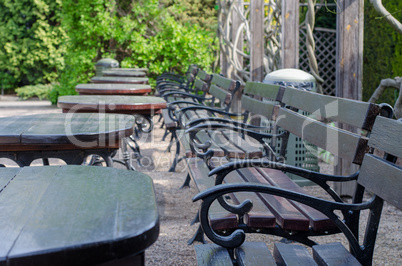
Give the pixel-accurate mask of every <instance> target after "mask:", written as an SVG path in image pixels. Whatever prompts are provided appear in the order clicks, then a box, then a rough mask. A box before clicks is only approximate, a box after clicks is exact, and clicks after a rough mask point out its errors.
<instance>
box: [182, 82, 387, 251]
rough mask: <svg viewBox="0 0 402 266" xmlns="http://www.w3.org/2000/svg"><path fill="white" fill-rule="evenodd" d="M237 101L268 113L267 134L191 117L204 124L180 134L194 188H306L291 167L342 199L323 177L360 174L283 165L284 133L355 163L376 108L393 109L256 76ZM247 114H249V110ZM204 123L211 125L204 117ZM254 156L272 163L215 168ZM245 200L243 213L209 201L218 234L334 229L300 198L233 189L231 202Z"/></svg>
mask: <svg viewBox="0 0 402 266" xmlns="http://www.w3.org/2000/svg"><path fill="white" fill-rule="evenodd" d="M261 99H262V100H261ZM241 103H242V107H243V108H244V109H245V110H247V111H246V112H245V113H243V114H241V115H242V116H243V117H244V118H245V119H250V118H253V117H259V118H262V117H265V118H268V119H269V121H271V122H272V123H271V126H272V127H273V128H271V131H272V133H262V132H261V130H267V127H261V126H252V125H249V124H245V123H240V122H236V121H228V119H224V118H217V117H214V118H210V119H206V118H203V119H200V120H199V121H194V122H193V123H192V124H193V125H194V124H196V123H198V122H202V124H198V125H195V126H193V127H191V128H190V129H188V130H187V131H186V132H187V134H186V135H185V136H184V137H182V138H181V142H182V143H183V144H184V145H185V146H187V152H186V154H187V159H186V164H187V166H188V171H189V175H188V176H187V179H186V181H185V185H187V184H189V182H190V180H193V181H194V183H195V185H196V187H197V189H198V190H199V191H204V190H206V189H208V188H210V187H213V186H214V185H218V184H221V183H223V182H224V183H259V184H264V185H271V186H275V187H280V188H283V189H289V190H293V191H296V192H298V193H302V194H305V193H306V192H305V191H304V190H303V189H302V188H301V187H299V186H298V185H297V184H296V183H295V182H294V181H293V180H292V179H291V178H290V177H288V176H287V173H291V174H294V175H297V176H300V177H302V178H306V179H307V180H310V181H312V182H314V183H316V184H317V185H319V186H320V187H321V188H322V189H323V192H326V193H327V194H328V195H329V196H330V197H332V198H333V199H334V200H335V201H339V202H341V201H342V199H341V197H340V196H339V195H337V194H336V192H335V191H334V190H333V189H332V187H331V186H330V185H329V182H330V181H339V182H341V181H350V180H356V178H357V176H358V173H353V174H351V175H349V176H333V175H326V174H321V173H318V172H314V171H311V170H306V169H302V168H299V167H295V166H290V165H286V164H284V163H283V162H285V163H286V153H285V152H286V145H287V138H288V135H289V133H292V134H295V135H296V136H298V137H300V138H301V139H302V140H303V143H304V142H309V143H310V144H313V145H316V146H317V147H320V148H322V149H324V150H326V151H329V152H331V153H332V154H334V155H336V156H338V157H339V158H342V159H344V160H348V161H350V162H353V163H354V164H356V165H360V164H361V163H362V158H363V156H364V154H365V153H366V152H367V151H368V147H367V140H368V139H367V135H368V134H369V132H370V131H371V129H372V125H373V123H374V120H375V118H376V117H377V116H378V115H380V113H382V112H383V113H384V114H385V113H387V112H388V114H387V115H389V113H391V114H392V108H390V107H389V106H388V105H384V106H383V108H382V106H380V105H376V104H371V103H364V102H359V101H354V100H349V99H342V98H338V97H333V96H326V95H321V94H317V93H313V92H307V91H300V90H296V89H292V88H284V87H280V86H278V85H272V84H262V83H254V82H248V83H247V84H246V86H245V89H244V94H243V96H242V99H241ZM301 111H304V112H301ZM250 112H252V113H253V116H250V115H249V113H250ZM231 115H233V114H231ZM207 121H208V122H209V123H206V122H207ZM273 122H274V123H273ZM329 122H338V123H344V124H348V125H351V126H354V127H357V128H359V129H361V130H360V132H361V133H355V132H354V131H348V130H345V129H341V128H338V127H337V126H334V125H331V124H330V123H329ZM276 128H280V129H282V132H281V133H276V132H277V130H276ZM190 140H191V141H190ZM278 141H281V149H280V152H279V153H277V152H276V150H275V149H274V148H271V147H275V145H276V144H275V143H276V142H278ZM259 157H260V158H264V159H265V160H267V159H268V160H269V161H270V162H271V165H272V168H273V169H270V168H261V167H248V168H239V169H235V170H232V168H229V167H227V166H222V167H220V168H218V169H219V171H218V170H217V169H215V168H216V167H219V166H220V165H222V164H225V163H226V162H233V164H234V165H241V163H242V162H243V161H242V160H241V159H253V158H259ZM236 162H238V164H236ZM233 168H234V167H233ZM211 170H212V172H210V171H211ZM360 193H361V189H359V188H358V189H357V190H356V197H357V198H358V197H359V195H360ZM245 199H251V200H252V201H253V203H254V207H253V209H252V210H251V211H250V212H247V213H244V215H242V216H241V219H239V217H238V216H237V215H235V214H233V213H230V212H228V211H227V210H225V209H224V208H223V207H221V206H219V204H215V205H214V206H213V210H214V211H211V212H210V220H211V223H212V226H213V228H214V229H215V230H219V231H221V232H223V231H225V232H231V231H234V230H236V229H237V228H243V229H244V230H245V231H246V232H250V233H251V232H259V233H265V234H271V235H277V236H281V237H283V238H286V239H289V240H293V241H297V242H300V243H304V244H306V245H309V246H312V245H315V244H316V243H315V242H314V241H313V240H311V237H312V236H322V235H329V234H335V233H339V232H340V231H339V229H338V228H337V227H336V226H335V225H334V223H333V222H332V221H331V220H330V219H329V218H328V217H325V216H324V215H323V214H322V213H320V212H318V211H316V210H314V209H312V208H310V207H308V206H305V205H303V204H300V203H297V202H292V201H288V200H286V199H278V198H277V197H274V196H271V195H264V196H263V195H259V194H255V193H246V194H243V193H241V194H238V193H235V194H232V195H231V200H232V202H233V203H239V202H243V201H244V200H245ZM195 240H199V241H203V238H202V230H199V231H198V232H197V234H196V235H195V236H194V238H193V239H192V240H190V242H192V241H195Z"/></svg>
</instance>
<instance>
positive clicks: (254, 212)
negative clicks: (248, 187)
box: [225, 171, 276, 228]
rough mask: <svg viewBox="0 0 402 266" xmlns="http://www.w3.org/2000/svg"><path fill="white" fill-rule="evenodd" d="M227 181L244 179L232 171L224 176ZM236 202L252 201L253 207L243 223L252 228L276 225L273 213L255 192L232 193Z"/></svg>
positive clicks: (237, 181) (241, 180)
mask: <svg viewBox="0 0 402 266" xmlns="http://www.w3.org/2000/svg"><path fill="white" fill-rule="evenodd" d="M225 181H226V182H227V183H242V182H244V179H243V178H242V177H241V176H240V175H239V174H238V173H237V172H236V171H233V172H231V173H229V174H228V175H227V176H226V177H225ZM233 197H234V200H235V201H236V204H239V203H241V202H244V201H245V200H247V199H249V200H251V201H252V202H253V208H252V209H251V211H250V212H249V213H247V214H246V215H245V223H246V224H247V225H248V226H250V227H254V228H273V227H275V225H276V218H275V215H274V214H273V213H272V212H271V211H270V210H269V209H268V208H267V206H265V204H264V202H262V201H261V199H260V198H259V197H258V196H257V194H256V193H252V192H251V193H247V192H242V193H235V194H234V195H233Z"/></svg>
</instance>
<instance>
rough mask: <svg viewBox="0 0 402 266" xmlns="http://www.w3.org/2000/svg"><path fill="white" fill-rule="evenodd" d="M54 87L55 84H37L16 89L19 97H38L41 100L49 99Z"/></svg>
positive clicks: (25, 98) (24, 98)
mask: <svg viewBox="0 0 402 266" xmlns="http://www.w3.org/2000/svg"><path fill="white" fill-rule="evenodd" d="M52 89H53V84H37V85H27V86H23V87H20V88H17V89H15V92H16V93H17V95H18V97H20V98H22V99H23V100H27V99H29V98H32V97H38V98H39V100H43V99H49V94H50V91H51V90H52Z"/></svg>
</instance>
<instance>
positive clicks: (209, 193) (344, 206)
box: [193, 183, 382, 255]
mask: <svg viewBox="0 0 402 266" xmlns="http://www.w3.org/2000/svg"><path fill="white" fill-rule="evenodd" d="M241 191H247V192H257V193H267V194H271V195H275V196H280V197H284V198H286V199H289V200H293V201H296V202H300V203H302V204H305V205H307V206H310V207H312V208H314V209H316V210H318V211H320V212H322V213H323V214H325V215H326V216H327V217H328V218H329V219H331V220H332V221H333V222H334V223H335V224H336V226H337V227H338V228H339V229H340V230H341V231H342V232H343V233H344V234H345V236H346V238H347V239H348V241H349V243H350V246H351V248H352V250H353V252H354V253H355V254H359V255H362V253H363V252H364V250H362V249H361V248H360V244H359V242H358V239H356V237H355V236H354V234H353V233H352V232H351V230H350V229H349V228H348V226H347V225H346V224H345V222H344V221H343V220H341V218H340V217H339V216H338V215H337V214H335V213H334V211H335V210H340V211H341V212H342V213H343V215H344V217H348V216H350V215H352V214H351V213H353V211H361V210H365V209H372V208H375V206H376V205H377V204H378V202H379V201H382V200H381V199H380V198H378V197H377V196H373V197H372V198H371V199H370V200H369V201H366V202H363V203H359V204H349V203H343V202H333V201H328V200H324V199H319V198H315V197H312V196H309V195H306V194H302V193H298V192H294V191H290V190H286V189H282V188H278V187H274V186H270V185H263V184H255V183H239V184H222V185H217V186H215V187H212V188H209V189H206V190H204V191H202V192H200V193H198V194H197V195H196V196H195V197H194V198H193V201H194V202H195V201H198V200H200V199H201V200H203V202H202V204H201V207H200V211H199V218H200V222H201V226H202V228H203V231H204V233H205V234H206V235H207V236H208V238H209V239H211V240H212V241H213V242H214V243H216V244H218V245H220V246H223V247H226V248H237V247H239V246H240V245H241V244H242V243H243V242H244V240H245V232H244V231H243V230H241V229H237V230H235V231H234V232H233V233H232V234H230V235H228V236H222V235H218V234H217V233H215V232H214V231H213V229H212V228H211V226H210V224H209V217H208V210H209V207H210V205H211V204H212V202H214V201H215V200H216V199H219V198H221V199H223V197H222V196H223V195H225V194H229V193H235V192H241ZM226 204H228V205H230V204H229V203H226ZM241 204H242V205H245V204H247V203H246V202H243V203H241ZM237 206H239V205H237ZM237 206H233V207H235V208H236V207H237ZM223 207H225V205H223ZM237 208H239V207H237Z"/></svg>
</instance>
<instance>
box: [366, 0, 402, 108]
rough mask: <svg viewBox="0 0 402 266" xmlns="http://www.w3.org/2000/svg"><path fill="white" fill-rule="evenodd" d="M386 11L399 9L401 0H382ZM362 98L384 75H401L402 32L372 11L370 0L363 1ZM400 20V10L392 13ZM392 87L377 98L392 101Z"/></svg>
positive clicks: (401, 14) (367, 97)
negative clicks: (401, 33) (399, 32)
mask: <svg viewBox="0 0 402 266" xmlns="http://www.w3.org/2000/svg"><path fill="white" fill-rule="evenodd" d="M383 4H384V6H385V8H386V9H387V10H388V11H389V12H391V13H392V12H395V11H398V10H402V2H401V1H400V0H390V1H385V2H383ZM364 6H365V10H364V50H363V100H365V101H367V100H368V99H369V98H370V97H371V95H372V94H373V93H374V91H375V89H376V88H377V87H378V86H379V85H380V81H381V80H382V79H386V78H394V77H396V76H402V35H400V34H398V32H397V31H396V30H395V29H394V28H392V27H391V26H390V25H389V24H388V23H387V22H386V21H385V19H381V18H379V17H380V15H379V14H378V12H377V11H375V9H374V7H373V6H372V4H370V2H369V0H365V3H364ZM394 16H395V18H396V19H398V20H399V21H402V12H398V13H395V14H394ZM395 99H396V97H395V90H394V89H388V90H386V91H385V92H384V93H383V95H382V96H381V97H380V99H379V100H378V102H387V103H389V104H391V105H394V103H395Z"/></svg>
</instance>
